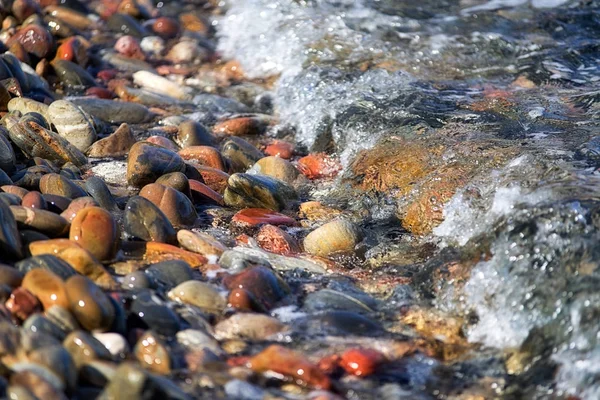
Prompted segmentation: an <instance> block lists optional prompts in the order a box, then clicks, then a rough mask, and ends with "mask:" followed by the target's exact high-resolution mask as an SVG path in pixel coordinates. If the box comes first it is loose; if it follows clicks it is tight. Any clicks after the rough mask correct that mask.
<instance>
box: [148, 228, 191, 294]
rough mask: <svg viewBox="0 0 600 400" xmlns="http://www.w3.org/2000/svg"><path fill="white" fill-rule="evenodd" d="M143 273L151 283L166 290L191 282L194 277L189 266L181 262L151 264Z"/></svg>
mask: <svg viewBox="0 0 600 400" xmlns="http://www.w3.org/2000/svg"><path fill="white" fill-rule="evenodd" d="M180 232H181V231H180ZM145 272H146V274H147V275H148V276H150V277H151V278H152V280H153V281H155V282H157V283H158V284H160V285H162V286H164V287H165V288H166V289H167V290H170V289H171V288H173V287H175V286H177V285H179V284H181V283H183V282H186V281H189V280H192V279H193V277H194V274H193V271H192V269H191V268H190V265H189V264H188V263H186V262H185V261H181V260H172V261H163V262H160V263H157V264H152V265H150V266H149V267H148V269H146V271H145Z"/></svg>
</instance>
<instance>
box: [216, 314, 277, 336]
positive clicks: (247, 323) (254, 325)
mask: <svg viewBox="0 0 600 400" xmlns="http://www.w3.org/2000/svg"><path fill="white" fill-rule="evenodd" d="M287 329H288V327H287V326H286V325H285V324H283V323H281V322H279V320H277V319H275V318H273V317H269V316H267V315H263V314H253V313H237V314H234V315H232V316H231V317H229V318H228V319H225V320H223V321H221V322H219V323H218V324H217V325H216V326H215V338H216V339H217V340H224V339H246V340H268V339H269V338H271V337H273V336H274V335H276V334H278V333H281V332H284V331H286V330H287Z"/></svg>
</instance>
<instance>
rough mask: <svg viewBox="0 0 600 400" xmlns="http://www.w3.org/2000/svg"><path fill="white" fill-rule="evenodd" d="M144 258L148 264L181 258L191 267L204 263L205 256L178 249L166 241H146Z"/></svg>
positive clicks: (198, 266) (201, 265) (197, 266)
mask: <svg viewBox="0 0 600 400" xmlns="http://www.w3.org/2000/svg"><path fill="white" fill-rule="evenodd" d="M144 260H146V262H148V263H149V264H155V263H158V262H161V261H168V260H183V261H185V262H187V263H188V264H190V266H191V267H192V268H200V267H203V266H204V265H205V264H206V262H207V261H206V258H205V257H204V256H202V255H200V254H196V253H192V252H191V251H187V250H183V249H180V248H179V247H176V246H172V245H170V244H166V243H157V242H148V243H146V252H145V253H144Z"/></svg>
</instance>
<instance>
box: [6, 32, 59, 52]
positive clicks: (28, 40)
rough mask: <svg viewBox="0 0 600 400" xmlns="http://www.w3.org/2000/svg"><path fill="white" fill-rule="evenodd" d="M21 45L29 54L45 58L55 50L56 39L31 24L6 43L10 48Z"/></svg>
mask: <svg viewBox="0 0 600 400" xmlns="http://www.w3.org/2000/svg"><path fill="white" fill-rule="evenodd" d="M15 43H19V44H20V45H21V46H23V49H24V50H25V51H26V52H27V53H31V54H33V55H34V56H36V57H38V58H44V57H45V56H46V55H47V54H48V53H50V52H51V51H52V50H53V49H54V38H53V37H52V35H51V34H50V32H48V30H47V29H46V28H44V27H42V26H39V25H36V24H31V25H27V26H23V27H22V28H21V29H19V30H18V31H17V32H16V33H15V34H14V35H13V36H11V38H10V39H9V40H8V41H7V42H6V45H7V46H8V47H11V46H12V45H13V44H15Z"/></svg>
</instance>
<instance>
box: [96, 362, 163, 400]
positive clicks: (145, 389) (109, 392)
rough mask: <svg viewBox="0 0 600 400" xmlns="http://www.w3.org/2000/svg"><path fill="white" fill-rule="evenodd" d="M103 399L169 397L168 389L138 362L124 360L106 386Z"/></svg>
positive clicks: (101, 396) (140, 399) (137, 399)
mask: <svg viewBox="0 0 600 400" xmlns="http://www.w3.org/2000/svg"><path fill="white" fill-rule="evenodd" d="M100 398H101V399H107V400H108V399H136V400H142V399H167V398H169V397H168V396H167V393H166V391H165V390H164V388H163V387H161V386H158V385H157V384H156V383H155V382H154V379H153V378H152V377H150V374H149V373H148V372H146V371H145V370H143V369H142V368H141V367H140V366H139V365H138V364H137V363H133V362H124V363H122V364H120V365H119V367H118V368H117V370H116V371H115V374H114V378H113V379H112V380H111V381H110V382H109V384H108V385H107V386H106V387H105V388H104V391H103V392H102V394H101V395H100Z"/></svg>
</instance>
